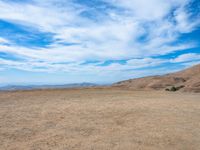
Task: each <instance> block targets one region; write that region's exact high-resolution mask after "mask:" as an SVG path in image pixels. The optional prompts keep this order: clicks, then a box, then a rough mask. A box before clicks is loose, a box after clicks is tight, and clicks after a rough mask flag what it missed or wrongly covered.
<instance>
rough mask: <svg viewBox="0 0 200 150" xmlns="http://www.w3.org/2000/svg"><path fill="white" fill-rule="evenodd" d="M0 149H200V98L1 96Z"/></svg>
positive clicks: (68, 93) (71, 93) (71, 92)
mask: <svg viewBox="0 0 200 150" xmlns="http://www.w3.org/2000/svg"><path fill="white" fill-rule="evenodd" d="M0 149H1V150H200V94H191V93H168V92H155V91H152V92H150V91H148V92H147V91H126V90H120V89H109V88H108V89H103V88H102V89H101V88H99V89H65V90H64V89H63V90H35V91H18V92H1V93H0Z"/></svg>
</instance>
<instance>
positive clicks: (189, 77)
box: [112, 64, 200, 92]
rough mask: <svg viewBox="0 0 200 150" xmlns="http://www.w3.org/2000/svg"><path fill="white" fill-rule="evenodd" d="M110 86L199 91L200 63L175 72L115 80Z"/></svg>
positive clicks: (135, 88)
mask: <svg viewBox="0 0 200 150" xmlns="http://www.w3.org/2000/svg"><path fill="white" fill-rule="evenodd" d="M112 87H120V88H126V89H133V90H166V91H179V90H180V91H188V92H200V64H199V65H195V66H193V67H191V68H188V69H185V70H183V71H179V72H176V73H171V74H166V75H162V76H150V77H144V78H138V79H130V80H126V81H121V82H117V83H115V84H113V85H112Z"/></svg>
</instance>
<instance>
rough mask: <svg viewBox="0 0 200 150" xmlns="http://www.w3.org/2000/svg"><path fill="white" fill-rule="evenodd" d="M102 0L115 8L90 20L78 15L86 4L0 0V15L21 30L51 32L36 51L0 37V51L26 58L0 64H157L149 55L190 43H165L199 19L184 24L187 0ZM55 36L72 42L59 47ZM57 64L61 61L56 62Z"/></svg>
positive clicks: (33, 67) (76, 67)
mask: <svg viewBox="0 0 200 150" xmlns="http://www.w3.org/2000/svg"><path fill="white" fill-rule="evenodd" d="M104 1H105V2H107V3H109V4H111V5H112V6H114V7H117V8H116V9H120V11H119V12H118V11H116V10H115V9H109V10H105V12H106V15H102V17H100V18H97V19H99V20H98V21H95V20H93V19H90V18H86V17H83V16H81V15H80V13H82V12H84V11H91V8H88V7H87V6H83V5H80V4H75V3H73V2H72V1H71V0H68V1H64V0H61V1H56V0H45V1H39V0H34V2H29V3H15V2H6V1H1V0H0V8H1V9H0V19H3V20H7V21H11V22H14V23H19V24H23V25H25V26H26V27H27V29H28V28H29V27H34V28H37V29H38V30H40V31H43V32H50V33H53V34H55V36H54V39H55V42H54V43H52V44H51V45H50V46H49V47H48V48H37V49H35V48H27V47H22V46H20V45H14V44H13V43H10V45H3V44H2V45H1V43H5V42H6V43H8V42H9V41H7V40H6V39H3V38H0V52H9V53H11V54H15V55H19V56H20V57H23V58H24V59H26V62H19V61H9V60H1V61H0V63H1V64H2V65H6V66H8V67H12V68H17V69H21V70H28V71H47V72H48V71H50V72H53V71H56V70H59V71H68V72H70V71H72V72H84V71H88V72H89V71H91V72H98V73H99V72H102V71H105V72H110V71H115V72H116V71H119V72H120V71H122V70H129V69H136V68H140V67H148V66H156V65H159V64H162V63H164V62H165V60H160V59H152V58H151V56H153V55H160V54H166V53H170V52H173V51H175V50H182V49H186V48H191V47H194V46H195V45H194V44H193V43H179V44H175V45H172V44H170V43H173V42H176V40H177V38H178V36H179V35H180V34H181V33H187V32H190V31H192V30H193V29H195V27H196V25H197V24H198V23H199V22H198V21H197V22H195V21H194V22H192V23H191V22H190V18H189V14H188V13H187V11H186V10H185V7H184V6H185V5H186V4H187V3H188V2H189V0H169V1H166V0H150V1H146V0H139V1H138V0H126V1H125V0H109V1H108V0H104ZM174 8H177V9H176V11H175V12H174V16H175V17H174V18H173V19H175V20H176V22H177V24H175V23H174V22H173V21H171V20H170V19H168V18H167V15H169V14H170V13H172V12H171V10H172V9H174ZM91 13H94V12H93V11H92V12H91ZM98 13H100V12H98ZM92 15H94V16H95V15H96V14H95V13H94V14H92ZM142 36H145V37H146V39H145V40H144V42H140V41H139V40H138V38H139V37H142ZM56 39H59V42H68V43H77V44H76V45H71V46H64V45H62V44H59V43H58V42H57V41H56ZM181 57H182V58H181ZM184 57H186V56H184ZM184 57H183V56H180V58H177V59H176V60H173V62H180V61H181V60H182V59H185V58H184ZM187 57H188V56H187ZM192 57H193V56H192ZM135 58H142V59H135ZM190 58H191V56H190ZM121 59H126V60H127V59H129V61H128V62H127V64H126V65H121V64H117V63H113V64H111V65H108V66H96V65H95V64H90V65H84V66H80V64H81V63H82V62H85V61H89V60H99V61H100V62H104V61H105V60H121ZM63 62H65V63H64V64H62V63H63ZM59 63H60V64H59Z"/></svg>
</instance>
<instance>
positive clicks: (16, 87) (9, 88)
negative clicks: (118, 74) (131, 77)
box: [0, 82, 98, 91]
mask: <svg viewBox="0 0 200 150" xmlns="http://www.w3.org/2000/svg"><path fill="white" fill-rule="evenodd" d="M95 86H98V84H94V83H87V82H84V83H73V84H63V85H7V86H2V87H0V91H14V90H32V89H62V88H80V87H95Z"/></svg>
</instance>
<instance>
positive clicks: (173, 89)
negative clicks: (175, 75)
mask: <svg viewBox="0 0 200 150" xmlns="http://www.w3.org/2000/svg"><path fill="white" fill-rule="evenodd" d="M181 88H184V86H183V85H181V86H177V87H175V86H172V87H170V88H166V89H165V90H166V91H172V92H175V91H178V90H180V89H181Z"/></svg>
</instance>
